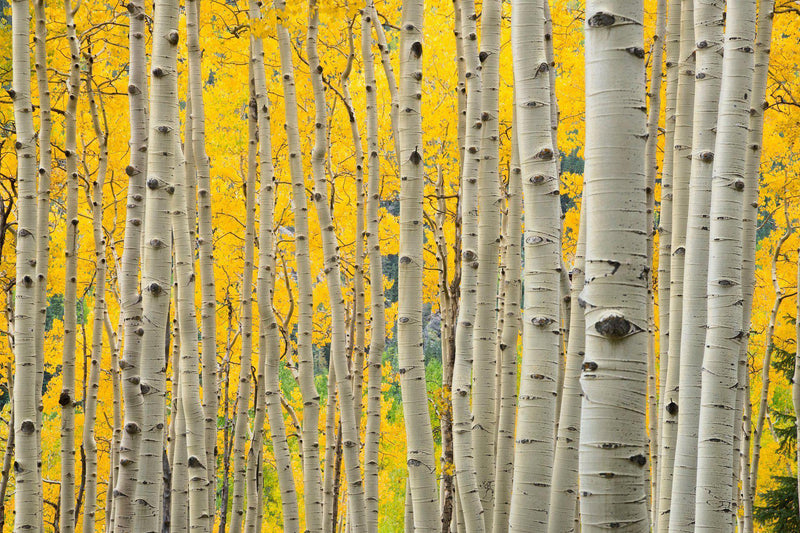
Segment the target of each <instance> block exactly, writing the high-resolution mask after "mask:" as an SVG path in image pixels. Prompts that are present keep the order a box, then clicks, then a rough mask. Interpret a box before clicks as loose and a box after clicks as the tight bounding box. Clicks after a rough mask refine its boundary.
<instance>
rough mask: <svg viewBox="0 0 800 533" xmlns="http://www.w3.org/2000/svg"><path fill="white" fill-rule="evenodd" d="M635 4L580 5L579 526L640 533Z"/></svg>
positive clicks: (643, 239)
mask: <svg viewBox="0 0 800 533" xmlns="http://www.w3.org/2000/svg"><path fill="white" fill-rule="evenodd" d="M643 11H644V9H643V2H623V1H613V2H589V3H588V4H587V10H586V22H587V25H586V109H587V112H586V149H585V153H586V167H585V180H586V187H587V189H588V191H589V194H588V195H587V197H586V199H585V201H586V202H587V203H586V228H587V234H586V286H585V287H584V289H583V292H582V294H581V300H582V302H583V305H584V306H585V313H586V315H585V316H586V356H585V362H584V364H583V374H582V377H581V385H582V386H583V391H584V398H583V405H582V409H581V439H580V448H579V455H580V459H579V469H580V470H579V473H580V491H581V519H582V524H581V528H582V531H584V532H595V531H605V530H607V529H609V528H618V529H620V530H623V531H631V532H645V531H648V530H649V519H648V505H647V501H646V489H645V470H646V468H647V454H648V452H647V434H646V428H645V411H646V407H647V343H648V339H647V333H646V332H647V264H646V259H647V235H646V233H647V232H646V227H647V221H646V194H645V185H646V184H645V169H644V158H643V157H641V154H643V153H644V144H645V131H646V124H645V118H646V117H645V113H644V112H643V111H644V109H645V86H644V80H645V75H644V51H643V44H644V42H643V33H642V18H643V16H644V13H643ZM639 51H641V53H638V52H639Z"/></svg>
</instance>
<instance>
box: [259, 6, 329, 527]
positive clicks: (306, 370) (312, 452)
mask: <svg viewBox="0 0 800 533" xmlns="http://www.w3.org/2000/svg"><path fill="white" fill-rule="evenodd" d="M274 5H275V10H276V12H277V33H278V46H279V48H280V55H281V72H282V77H283V90H284V106H285V115H286V124H285V127H286V134H287V137H288V143H289V171H290V174H291V179H292V205H293V210H294V234H295V262H296V268H297V289H298V302H297V303H298V322H297V366H298V373H299V379H298V381H299V384H300V392H301V395H302V397H303V485H304V487H305V492H306V498H305V503H306V528H307V529H308V530H310V531H321V530H322V529H323V502H322V482H321V475H320V472H319V438H318V431H319V430H318V427H317V426H318V421H319V393H318V392H317V387H316V384H315V383H314V360H313V354H312V345H311V342H312V340H311V333H312V328H313V312H314V309H313V305H314V300H313V295H312V286H311V263H310V260H309V244H308V239H309V232H308V207H307V200H306V193H305V180H304V176H303V164H302V159H301V157H302V148H301V143H300V130H299V121H298V118H297V94H296V88H295V84H294V66H293V63H292V45H291V41H290V35H289V30H288V29H287V27H286V26H285V25H284V22H283V17H284V16H285V9H286V4H285V2H283V1H281V0H275V3H274ZM277 356H278V354H277V353H276V354H275V357H277ZM276 362H277V360H276ZM276 371H277V367H276ZM275 379H277V374H276V376H275ZM328 392H329V394H330V392H331V391H330V390H329V391H328ZM271 420H272V416H270V421H271ZM326 477H327V473H326Z"/></svg>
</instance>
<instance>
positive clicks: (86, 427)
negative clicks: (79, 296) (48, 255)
mask: <svg viewBox="0 0 800 533" xmlns="http://www.w3.org/2000/svg"><path fill="white" fill-rule="evenodd" d="M87 58H88V61H87V74H86V95H87V97H88V98H89V110H90V113H91V117H92V126H93V128H94V133H95V135H96V137H97V147H98V166H97V173H96V174H95V177H94V179H93V180H92V194H91V199H92V202H91V205H92V235H93V237H94V258H95V273H94V279H95V282H94V309H93V314H94V318H93V320H92V356H91V368H90V370H89V382H88V383H87V385H86V394H85V396H84V422H83V452H84V454H85V455H86V488H85V496H84V498H85V503H84V506H83V532H84V533H93V532H94V530H95V513H96V510H97V503H98V502H97V441H96V439H95V426H96V423H97V391H98V389H99V387H100V366H101V363H102V356H103V327H104V324H103V322H104V318H105V306H106V239H105V235H104V232H103V186H104V184H105V179H106V169H107V168H108V142H107V141H108V128H107V127H106V125H105V124H102V125H101V123H100V114H99V112H98V106H97V102H96V100H95V95H94V91H93V88H92V84H93V83H94V80H93V79H92V65H93V63H94V58H95V56H93V55H92V51H91V49H90V50H89V53H88V56H87ZM101 107H102V102H101ZM104 115H105V114H104ZM104 118H105V116H104ZM87 174H88V172H87Z"/></svg>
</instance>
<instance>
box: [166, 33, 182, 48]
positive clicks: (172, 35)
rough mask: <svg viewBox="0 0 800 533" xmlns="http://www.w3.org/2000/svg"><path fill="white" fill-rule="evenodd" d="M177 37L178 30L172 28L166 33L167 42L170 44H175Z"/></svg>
mask: <svg viewBox="0 0 800 533" xmlns="http://www.w3.org/2000/svg"><path fill="white" fill-rule="evenodd" d="M179 38H180V36H179V35H178V31H177V30H172V31H170V32H169V33H168V34H167V41H169V44H171V45H172V46H175V45H176V44H178V39H179Z"/></svg>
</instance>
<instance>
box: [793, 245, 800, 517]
mask: <svg viewBox="0 0 800 533" xmlns="http://www.w3.org/2000/svg"><path fill="white" fill-rule="evenodd" d="M797 280H798V281H797V286H798V288H800V254H798V256H797ZM796 298H797V309H796V311H795V315H794V316H795V343H796V345H797V346H800V290H798V292H797V295H796ZM793 375H795V376H798V378H800V350H796V351H795V354H794V374H793ZM792 408H793V409H794V416H795V418H799V419H800V379H793V380H792ZM796 433H797V437H798V438H797V443H796V444H795V449H794V456H795V461H797V462H798V464H800V424H797V425H796ZM797 488H798V498H800V470H799V471H798V472H797ZM798 503H800V501H799V502H798Z"/></svg>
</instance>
